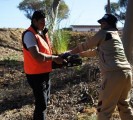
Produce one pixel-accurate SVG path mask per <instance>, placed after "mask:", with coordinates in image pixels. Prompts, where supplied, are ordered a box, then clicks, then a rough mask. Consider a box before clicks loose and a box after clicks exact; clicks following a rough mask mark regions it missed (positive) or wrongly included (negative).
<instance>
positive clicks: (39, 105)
mask: <svg viewBox="0 0 133 120" xmlns="http://www.w3.org/2000/svg"><path fill="white" fill-rule="evenodd" d="M26 77H27V80H28V83H29V85H30V86H31V88H32V90H33V94H34V97H35V110H34V116H33V120H46V115H45V114H46V107H47V103H48V100H49V97H50V80H49V73H44V74H37V75H26Z"/></svg>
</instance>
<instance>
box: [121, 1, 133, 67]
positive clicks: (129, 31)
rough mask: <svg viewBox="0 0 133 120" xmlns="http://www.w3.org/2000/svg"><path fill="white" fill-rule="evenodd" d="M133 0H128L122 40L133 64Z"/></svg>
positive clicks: (128, 57)
mask: <svg viewBox="0 0 133 120" xmlns="http://www.w3.org/2000/svg"><path fill="white" fill-rule="evenodd" d="M132 5H133V0H128V5H127V11H126V20H125V25H124V29H123V36H122V41H123V45H124V49H125V53H126V56H127V59H128V61H129V62H130V63H131V64H132V65H133V14H132V12H133V6H132Z"/></svg>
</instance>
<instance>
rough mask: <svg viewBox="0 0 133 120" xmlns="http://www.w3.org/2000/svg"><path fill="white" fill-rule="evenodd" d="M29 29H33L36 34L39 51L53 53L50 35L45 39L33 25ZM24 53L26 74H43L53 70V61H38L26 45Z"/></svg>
mask: <svg viewBox="0 0 133 120" xmlns="http://www.w3.org/2000/svg"><path fill="white" fill-rule="evenodd" d="M27 30H28V31H31V32H32V33H33V34H34V35H35V37H36V40H37V45H38V48H39V52H42V53H45V54H48V55H52V50H51V44H50V41H49V38H48V36H46V37H45V38H46V41H45V40H44V39H43V38H42V37H41V36H40V35H39V34H37V33H36V32H35V30H34V29H33V28H32V27H29V28H28V29H27ZM23 54H24V71H25V73H26V74H41V73H47V72H51V71H52V61H44V62H38V61H36V60H35V59H34V58H33V57H32V55H31V54H30V52H29V51H28V50H27V49H26V48H24V47H23Z"/></svg>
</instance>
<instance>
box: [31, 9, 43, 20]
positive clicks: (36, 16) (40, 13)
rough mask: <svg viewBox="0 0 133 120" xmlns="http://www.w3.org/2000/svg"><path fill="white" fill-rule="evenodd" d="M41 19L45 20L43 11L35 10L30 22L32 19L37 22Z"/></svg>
mask: <svg viewBox="0 0 133 120" xmlns="http://www.w3.org/2000/svg"><path fill="white" fill-rule="evenodd" d="M41 18H45V13H44V11H43V10H37V11H35V12H34V13H33V15H32V20H33V19H36V20H39V19H41Z"/></svg>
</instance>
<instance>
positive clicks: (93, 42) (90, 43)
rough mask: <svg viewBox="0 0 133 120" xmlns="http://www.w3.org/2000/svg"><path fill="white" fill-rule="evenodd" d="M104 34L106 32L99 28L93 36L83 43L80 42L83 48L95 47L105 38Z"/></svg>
mask: <svg viewBox="0 0 133 120" xmlns="http://www.w3.org/2000/svg"><path fill="white" fill-rule="evenodd" d="M105 36H106V32H105V31H103V30H100V31H99V32H97V33H96V34H95V35H94V36H93V37H91V38H89V39H87V40H86V41H85V42H84V43H82V48H83V50H88V49H92V48H95V47H97V46H98V45H99V44H100V43H101V42H102V41H103V40H104V39H105Z"/></svg>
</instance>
